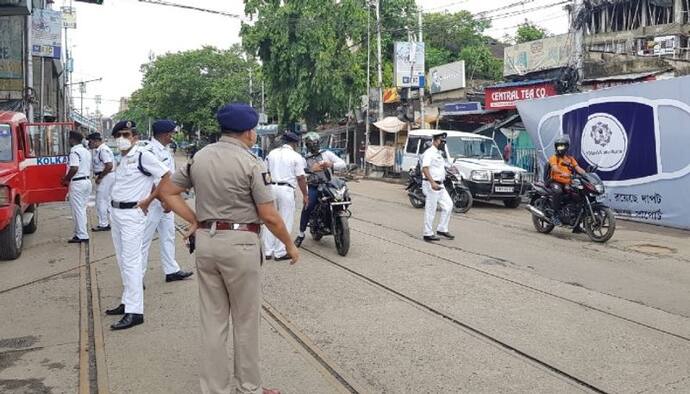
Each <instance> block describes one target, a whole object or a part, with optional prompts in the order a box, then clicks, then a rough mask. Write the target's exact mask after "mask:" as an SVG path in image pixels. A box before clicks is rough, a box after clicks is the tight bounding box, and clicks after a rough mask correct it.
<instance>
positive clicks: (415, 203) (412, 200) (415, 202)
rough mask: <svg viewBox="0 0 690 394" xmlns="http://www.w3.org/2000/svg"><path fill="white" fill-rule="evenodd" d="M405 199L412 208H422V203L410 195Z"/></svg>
mask: <svg viewBox="0 0 690 394" xmlns="http://www.w3.org/2000/svg"><path fill="white" fill-rule="evenodd" d="M407 198H409V199H410V204H412V206H413V207H415V208H424V204H425V202H424V201H421V200H419V199H418V198H417V197H415V196H413V195H412V194H408V195H407Z"/></svg>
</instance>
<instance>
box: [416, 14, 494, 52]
mask: <svg viewBox="0 0 690 394" xmlns="http://www.w3.org/2000/svg"><path fill="white" fill-rule="evenodd" d="M424 26H425V29H424V42H425V43H426V45H427V47H433V48H438V49H443V50H446V51H447V52H449V53H450V54H451V55H452V56H453V57H454V58H456V59H457V57H458V56H459V55H460V53H461V52H462V50H463V49H464V48H467V47H477V46H483V45H486V42H487V39H486V37H485V36H484V35H483V33H484V31H485V30H486V29H488V28H489V27H490V26H491V22H490V21H488V20H486V19H481V20H479V19H475V18H474V16H473V15H472V14H471V13H470V12H469V11H459V12H456V13H452V14H445V13H431V14H426V15H424Z"/></svg>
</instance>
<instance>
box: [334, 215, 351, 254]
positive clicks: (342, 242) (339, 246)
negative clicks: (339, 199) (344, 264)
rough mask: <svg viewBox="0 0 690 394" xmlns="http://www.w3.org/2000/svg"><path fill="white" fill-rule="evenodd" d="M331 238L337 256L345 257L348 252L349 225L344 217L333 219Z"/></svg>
mask: <svg viewBox="0 0 690 394" xmlns="http://www.w3.org/2000/svg"><path fill="white" fill-rule="evenodd" d="M334 230H335V231H334V234H333V238H334V239H335V249H336V250H337V251H338V254H339V255H341V256H345V255H346V254H347V252H348V251H349V250H350V225H349V223H348V220H347V218H346V217H343V216H339V217H337V218H336V219H335V226H334Z"/></svg>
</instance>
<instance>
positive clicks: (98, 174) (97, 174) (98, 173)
mask: <svg viewBox="0 0 690 394" xmlns="http://www.w3.org/2000/svg"><path fill="white" fill-rule="evenodd" d="M102 173H103V171H101V172H94V173H93V174H94V175H96V176H101V174H102Z"/></svg>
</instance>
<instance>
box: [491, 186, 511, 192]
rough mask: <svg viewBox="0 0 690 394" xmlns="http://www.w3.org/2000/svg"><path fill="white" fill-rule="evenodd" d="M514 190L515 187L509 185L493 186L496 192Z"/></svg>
mask: <svg viewBox="0 0 690 394" xmlns="http://www.w3.org/2000/svg"><path fill="white" fill-rule="evenodd" d="M514 190H515V189H514V188H513V187H512V186H510V187H508V186H496V187H495V188H494V191H495V192H496V193H512V192H513V191H514Z"/></svg>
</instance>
